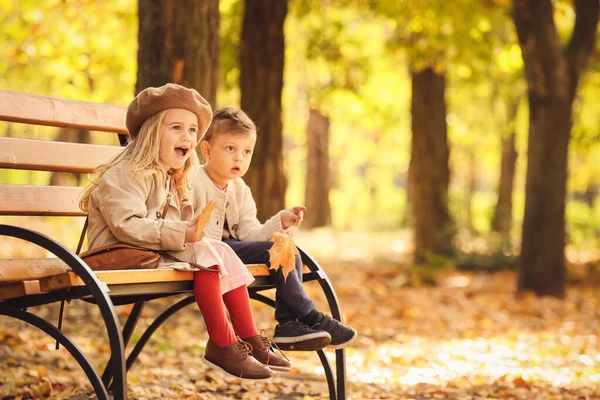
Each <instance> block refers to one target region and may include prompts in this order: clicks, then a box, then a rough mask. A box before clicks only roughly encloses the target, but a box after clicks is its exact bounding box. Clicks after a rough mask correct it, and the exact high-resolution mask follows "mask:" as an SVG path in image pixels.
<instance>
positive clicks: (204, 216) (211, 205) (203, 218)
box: [196, 201, 217, 235]
mask: <svg viewBox="0 0 600 400" xmlns="http://www.w3.org/2000/svg"><path fill="white" fill-rule="evenodd" d="M215 208H217V202H216V201H209V202H208V204H207V205H206V207H204V208H203V209H202V212H201V213H200V215H199V216H198V226H197V227H196V235H200V233H201V232H203V231H204V227H205V226H206V224H207V223H208V220H209V219H210V213H211V212H212V210H214V209H215Z"/></svg>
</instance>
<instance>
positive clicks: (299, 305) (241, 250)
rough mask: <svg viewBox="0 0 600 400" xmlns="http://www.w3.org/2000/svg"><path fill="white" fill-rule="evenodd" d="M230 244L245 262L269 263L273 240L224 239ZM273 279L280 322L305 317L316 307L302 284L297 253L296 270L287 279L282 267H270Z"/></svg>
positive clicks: (276, 308)
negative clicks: (284, 277) (243, 240)
mask: <svg viewBox="0 0 600 400" xmlns="http://www.w3.org/2000/svg"><path fill="white" fill-rule="evenodd" d="M223 241H224V242H225V243H227V244H228V245H229V247H231V248H232V249H233V251H234V252H235V254H237V256H238V257H239V258H240V259H241V260H242V262H243V263H244V264H267V265H270V263H269V258H270V255H269V249H270V248H271V247H272V246H273V242H269V241H264V242H240V241H239V240H237V239H225V240H223ZM269 272H270V273H271V279H272V280H273V283H274V284H275V289H276V292H275V319H276V320H277V321H278V322H282V321H287V320H290V319H295V318H298V319H299V318H303V317H306V316H307V315H308V313H309V312H311V311H312V310H313V309H314V308H315V303H314V302H313V301H312V300H311V299H310V298H309V297H308V295H307V294H306V291H305V290H304V287H303V286H302V260H301V259H300V256H299V255H296V270H295V271H291V272H290V273H289V275H288V276H287V279H286V280H284V279H283V272H282V270H281V268H279V269H277V270H273V269H271V268H269Z"/></svg>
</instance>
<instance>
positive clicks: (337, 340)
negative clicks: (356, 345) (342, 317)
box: [311, 315, 358, 349]
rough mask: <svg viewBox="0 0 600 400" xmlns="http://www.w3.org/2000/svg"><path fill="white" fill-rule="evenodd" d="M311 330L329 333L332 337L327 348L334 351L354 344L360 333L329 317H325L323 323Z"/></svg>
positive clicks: (317, 324) (315, 325)
mask: <svg viewBox="0 0 600 400" xmlns="http://www.w3.org/2000/svg"><path fill="white" fill-rule="evenodd" d="M311 328H312V329H316V330H320V331H325V332H328V333H329V334H330V335H331V342H330V343H329V345H328V346H327V347H330V348H332V349H343V348H344V347H346V346H348V345H349V344H350V343H352V342H354V340H356V337H357V336H358V332H356V331H355V330H354V329H352V328H351V327H349V326H348V325H344V324H342V323H341V322H340V321H338V320H336V319H333V318H331V317H330V316H329V315H323V319H322V320H321V322H318V323H316V324H314V325H313V326H311Z"/></svg>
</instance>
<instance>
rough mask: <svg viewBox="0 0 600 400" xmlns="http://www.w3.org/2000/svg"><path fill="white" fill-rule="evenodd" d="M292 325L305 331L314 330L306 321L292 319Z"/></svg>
mask: <svg viewBox="0 0 600 400" xmlns="http://www.w3.org/2000/svg"><path fill="white" fill-rule="evenodd" d="M292 325H293V326H295V327H296V328H298V329H299V330H301V331H305V332H309V331H312V330H314V329H312V328H311V327H310V326H308V325H306V324H305V323H304V322H300V321H292Z"/></svg>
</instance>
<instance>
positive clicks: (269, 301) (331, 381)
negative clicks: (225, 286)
mask: <svg viewBox="0 0 600 400" xmlns="http://www.w3.org/2000/svg"><path fill="white" fill-rule="evenodd" d="M250 297H251V298H252V299H254V300H257V301H260V302H261V303H264V304H266V305H269V306H271V307H273V308H275V301H274V300H273V299H270V298H268V297H267V296H264V295H262V294H260V293H258V292H251V293H250ZM317 354H318V355H319V359H320V360H321V364H322V365H323V370H324V371H325V377H326V379H327V387H328V389H329V399H330V400H336V389H335V379H334V378H333V372H332V370H331V364H329V360H328V359H327V356H326V355H325V352H324V351H323V350H317Z"/></svg>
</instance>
